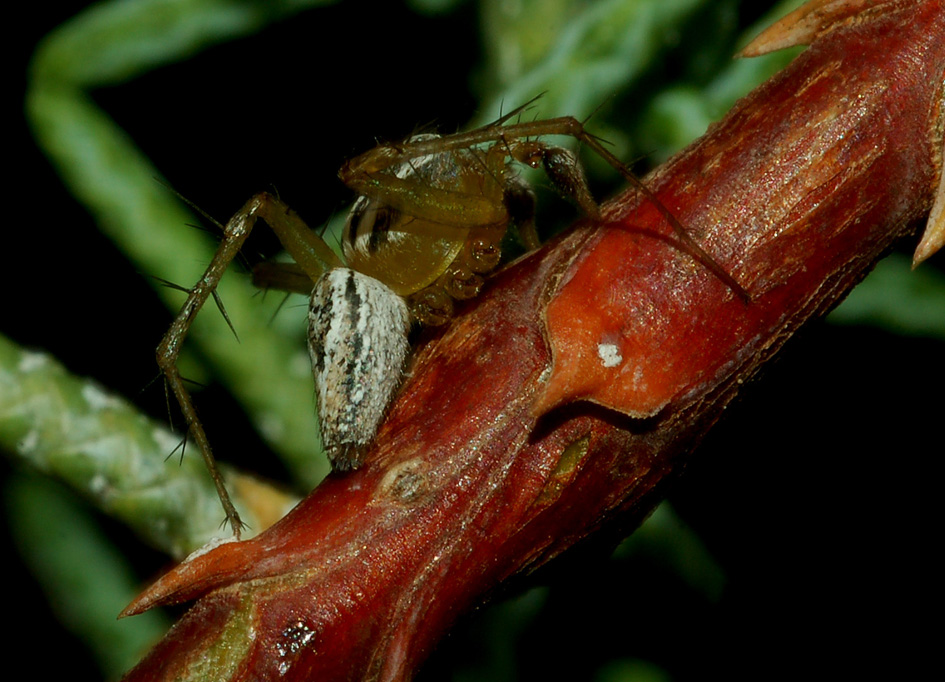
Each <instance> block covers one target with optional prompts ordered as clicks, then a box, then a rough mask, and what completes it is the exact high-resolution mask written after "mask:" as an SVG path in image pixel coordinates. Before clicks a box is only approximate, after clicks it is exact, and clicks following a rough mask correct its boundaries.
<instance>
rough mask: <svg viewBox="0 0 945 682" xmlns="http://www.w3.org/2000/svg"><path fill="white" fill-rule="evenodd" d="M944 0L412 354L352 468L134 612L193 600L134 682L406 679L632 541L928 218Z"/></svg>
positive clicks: (803, 83) (858, 47)
mask: <svg viewBox="0 0 945 682" xmlns="http://www.w3.org/2000/svg"><path fill="white" fill-rule="evenodd" d="M943 36H945V9H943V2H942V0H925V1H914V2H903V1H894V2H889V3H885V4H883V3H880V4H879V5H878V6H877V7H874V8H873V9H871V10H869V11H865V12H864V13H863V14H862V16H856V17H853V18H851V19H849V20H847V21H844V22H841V24H840V25H839V26H838V27H836V28H835V29H834V30H832V31H831V32H828V33H826V35H822V36H821V37H819V38H818V39H817V40H816V41H815V42H814V43H813V45H812V46H811V47H810V48H809V49H808V50H807V51H806V52H805V53H803V54H802V55H801V56H800V57H799V58H798V59H797V60H795V62H794V63H793V64H792V65H791V66H790V67H789V68H788V69H786V70H785V71H784V72H783V73H781V74H780V75H778V76H777V77H775V78H774V79H772V80H771V81H770V82H768V83H767V84H765V85H764V86H762V87H761V88H759V89H758V90H756V91H755V92H754V93H752V94H751V95H750V96H749V97H746V98H745V99H744V100H742V101H740V102H739V103H738V104H737V105H736V106H735V108H734V109H733V110H732V112H730V113H729V114H728V116H726V118H725V119H724V120H723V121H722V122H720V123H719V124H718V125H716V126H714V127H713V129H712V130H711V131H710V132H709V134H707V135H706V136H705V137H703V138H702V139H700V140H699V141H697V142H696V143H694V144H693V145H692V146H691V147H689V148H688V149H686V150H685V151H684V152H682V153H681V154H680V155H679V156H677V157H676V158H675V159H673V160H672V161H671V162H670V163H669V164H667V165H666V166H664V167H662V168H661V169H659V170H658V171H657V172H656V173H655V174H654V175H652V176H651V177H650V178H648V180H647V182H648V185H649V186H650V187H651V188H652V190H653V191H654V193H655V194H656V196H658V198H659V200H660V201H661V202H663V203H664V204H665V205H666V206H667V207H668V208H669V209H670V210H671V211H672V212H673V213H674V214H675V215H676V216H677V217H678V218H679V220H680V221H681V222H682V224H684V225H685V226H687V228H688V229H689V230H690V232H691V234H693V236H694V237H695V238H696V239H697V241H699V242H700V243H701V244H702V246H703V247H704V248H705V250H706V251H707V252H709V253H710V254H712V255H713V257H714V258H716V259H717V260H718V261H719V262H720V263H721V265H722V266H723V267H724V268H725V269H726V270H727V271H728V272H729V273H731V274H732V275H733V276H734V277H735V278H736V279H737V280H738V281H739V282H740V283H741V284H742V286H744V287H745V288H746V289H747V290H748V291H749V293H750V294H751V297H752V300H751V302H750V303H749V304H747V305H746V304H745V303H744V302H743V301H742V300H740V299H739V298H737V297H736V296H735V295H734V294H733V292H732V291H731V290H730V289H729V288H728V287H726V285H725V284H724V283H722V282H721V281H720V280H719V279H718V278H716V277H714V276H713V275H712V273H710V272H708V271H707V270H706V269H705V268H704V267H703V266H701V265H700V264H699V263H698V262H696V261H694V260H693V259H692V258H691V257H690V256H688V255H687V254H686V252H685V251H683V250H680V249H678V248H677V247H676V246H675V242H674V236H673V232H672V230H671V229H670V227H669V226H668V225H667V224H666V223H665V221H664V220H663V219H662V217H661V216H660V214H659V212H658V211H657V210H656V209H655V208H654V207H653V205H652V204H651V203H648V202H646V201H642V200H641V199H640V198H639V197H638V196H637V195H636V194H635V193H634V192H632V191H630V192H628V193H627V194H625V195H623V196H621V197H619V198H618V199H617V200H615V201H614V202H612V203H611V204H609V205H608V206H607V207H606V210H605V212H604V216H605V221H606V222H602V223H598V224H589V223H584V224H582V225H579V226H578V227H576V228H575V229H574V230H572V231H571V232H570V233H568V234H567V235H566V236H564V237H563V238H561V239H559V240H557V241H556V242H554V243H552V244H549V245H548V246H546V247H545V248H543V249H541V250H540V251H538V252H535V253H533V254H531V255H530V256H529V257H527V258H525V259H523V260H522V261H520V262H518V263H516V264H515V265H514V266H512V267H510V268H508V269H506V270H505V271H503V272H502V273H500V274H499V275H498V276H496V277H495V278H494V279H493V280H492V281H491V283H490V286H489V287H488V291H487V292H486V293H485V294H484V295H483V296H482V297H481V298H480V299H479V300H477V301H476V302H474V303H473V304H472V305H470V307H469V308H468V309H467V310H466V311H465V312H464V313H463V314H461V315H460V316H459V317H458V318H457V319H456V320H455V322H454V323H453V324H452V325H451V326H450V327H449V328H448V329H447V330H446V331H445V332H443V333H442V334H441V335H439V336H435V335H431V336H430V337H429V339H428V340H426V341H425V343H423V345H422V347H421V348H420V349H419V350H418V352H417V354H416V357H415V361H414V364H413V367H412V370H411V375H410V377H409V378H408V380H407V381H406V383H405V385H404V387H403V390H402V392H401V394H400V396H399V398H398V400H397V402H396V404H395V405H394V406H393V408H392V410H391V413H390V415H389V417H388V419H387V421H386V422H385V424H384V425H383V427H382V429H381V431H380V433H379V434H378V437H377V441H376V443H375V445H374V446H373V448H372V449H371V451H370V452H369V453H368V454H367V457H366V461H365V465H364V466H363V468H362V469H360V470H358V471H356V472H353V473H347V474H344V475H333V476H330V477H329V478H328V479H327V480H326V481H325V482H324V483H323V484H322V485H320V486H319V487H318V488H317V489H316V490H315V491H313V492H312V494H311V495H310V496H309V497H308V498H307V499H306V500H305V501H303V502H302V503H301V504H300V505H299V506H298V507H297V508H296V509H295V510H294V511H293V512H292V513H291V514H290V515H289V516H287V517H286V518H284V519H283V520H282V521H280V522H279V523H278V524H276V525H275V526H273V527H272V528H271V529H270V530H268V531H267V532H265V533H263V534H262V535H260V536H259V537H257V538H254V539H252V540H248V541H245V542H242V543H232V544H227V545H223V546H221V547H219V548H217V549H216V550H213V551H211V552H209V553H207V554H204V555H203V556H201V557H199V558H196V559H193V560H191V561H189V562H186V563H184V564H182V565H181V566H180V567H178V568H177V569H175V571H174V572H172V573H171V574H170V575H169V576H166V577H165V578H163V579H162V580H161V581H159V583H158V584H157V585H155V586H154V587H153V588H152V589H151V590H149V591H148V592H146V593H145V594H144V595H142V597H140V598H139V599H138V600H136V602H135V603H134V604H132V606H130V607H129V609H128V611H127V613H128V614H130V613H135V612H138V611H140V610H143V609H145V608H148V607H149V606H152V605H154V604H157V603H166V602H175V601H183V600H186V599H192V598H196V597H200V599H199V601H198V602H197V604H196V605H195V606H194V607H193V608H192V609H191V610H190V611H189V612H188V613H187V614H186V615H185V616H184V617H183V619H182V620H181V621H180V622H179V623H178V625H177V626H175V628H174V629H173V630H172V631H171V632H170V633H169V634H168V636H167V637H166V638H165V639H164V640H163V641H162V642H161V643H160V644H159V645H158V646H157V647H156V648H155V649H154V650H153V651H152V652H151V654H149V656H148V657H147V658H146V659H145V660H144V661H143V662H142V663H141V664H140V665H139V666H138V667H136V668H135V669H134V670H133V671H132V672H131V673H129V674H128V676H127V677H126V680H139V679H141V680H158V679H172V678H174V677H175V676H181V677H183V678H184V679H197V678H200V679H205V677H200V676H201V675H204V676H206V675H208V674H210V673H208V671H209V670H212V671H213V673H212V679H221V680H223V679H226V680H268V679H285V680H308V679H313V680H314V679H330V680H335V679H358V680H360V679H378V680H404V679H408V678H409V677H410V676H411V675H412V673H413V671H414V670H415V669H416V668H417V666H418V665H419V664H420V663H421V662H422V661H423V659H424V658H425V657H426V656H427V654H428V653H429V651H430V649H431V648H432V647H433V646H434V645H435V643H436V642H437V640H438V639H439V638H440V637H441V636H442V635H443V634H444V632H445V631H446V630H447V629H448V628H449V626H450V625H451V624H452V622H453V621H454V620H455V618H456V617H457V616H458V615H459V614H460V613H462V612H463V611H465V610H467V609H468V608H470V607H471V606H474V605H475V604H477V603H478V602H480V601H481V600H482V599H483V598H484V595H486V594H487V593H489V592H490V591H492V590H493V589H494V588H495V587H496V586H497V585H499V584H500V583H501V582H502V581H504V580H506V579H508V578H509V577H511V576H513V575H516V574H520V573H523V572H527V571H530V570H532V569H534V568H536V567H537V566H539V565H541V564H543V563H545V562H546V561H548V560H549V559H551V558H553V557H555V556H557V555H558V554H560V553H561V552H563V551H564V550H566V549H568V548H569V547H571V546H573V545H574V544H575V543H577V542H578V541H580V540H582V539H584V538H587V537H588V536H590V535H593V534H594V533H595V532H596V531H599V530H601V529H602V528H604V527H608V529H613V528H629V527H632V526H633V525H634V524H636V523H638V522H639V520H640V519H641V518H643V517H644V516H645V514H646V513H647V512H649V510H650V509H651V508H652V507H653V505H654V504H655V503H656V502H657V501H658V500H659V499H660V497H661V494H662V492H663V489H664V487H665V484H666V483H667V482H668V481H670V480H671V479H672V478H673V474H674V473H676V472H677V471H678V470H679V465H680V463H681V462H683V461H684V458H685V455H686V454H687V453H688V452H689V451H690V450H691V449H692V448H693V446H694V444H695V443H696V442H697V441H698V440H699V439H700V438H701V437H702V436H703V435H704V434H705V432H706V431H707V429H708V428H709V427H710V426H711V425H712V424H713V423H714V422H715V421H716V420H717V419H718V417H719V415H720V413H721V412H722V410H723V409H724V407H725V406H726V405H727V404H728V403H729V402H730V401H731V399H732V398H733V397H734V395H735V393H736V391H737V389H738V386H739V385H740V383H741V382H743V381H744V380H746V379H748V378H749V377H750V376H751V375H752V374H754V372H755V371H756V370H757V369H758V367H759V366H760V365H761V364H762V363H763V362H764V361H766V360H768V359H769V358H770V357H771V356H772V355H773V354H774V353H775V351H777V349H778V348H780V346H781V345H782V344H783V343H784V341H785V340H786V339H787V338H788V337H789V336H790V335H791V334H792V333H793V332H794V331H795V330H796V329H797V328H798V327H799V326H800V325H801V324H802V323H803V322H805V321H806V320H808V319H810V318H811V317H814V316H817V315H820V314H822V313H824V312H825V311H826V310H827V309H829V308H830V307H831V306H832V305H834V304H835V303H836V302H837V301H838V300H839V299H840V298H841V297H842V296H843V295H844V294H845V293H846V292H847V291H849V289H850V288H851V287H852V286H853V285H854V284H855V283H856V282H857V281H859V279H860V278H862V277H863V275H864V273H865V272H866V271H867V270H868V269H869V267H870V266H871V265H872V264H873V263H874V262H875V261H876V259H877V258H879V256H880V255H881V254H882V252H883V251H884V250H885V249H887V248H888V247H889V245H890V244H891V243H892V242H893V241H894V240H895V239H897V238H898V237H900V236H902V235H903V234H906V233H907V232H908V231H909V230H910V229H911V228H912V227H914V226H915V224H916V222H917V221H918V220H919V219H921V218H922V217H923V216H924V215H926V214H927V213H928V211H929V207H930V206H931V203H932V200H933V196H934V192H935V190H936V188H937V187H938V175H939V173H940V172H941V164H942V135H943V101H942V100H943V92H945V40H943Z"/></svg>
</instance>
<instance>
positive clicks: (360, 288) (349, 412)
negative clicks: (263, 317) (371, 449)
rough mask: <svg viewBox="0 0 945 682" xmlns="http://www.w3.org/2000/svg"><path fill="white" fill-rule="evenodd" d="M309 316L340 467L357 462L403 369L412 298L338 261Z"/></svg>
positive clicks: (326, 429) (330, 450) (326, 419)
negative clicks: (407, 297)
mask: <svg viewBox="0 0 945 682" xmlns="http://www.w3.org/2000/svg"><path fill="white" fill-rule="evenodd" d="M308 317H309V327H308V346H309V353H310V355H311V358H312V372H313V374H314V377H315V386H316V399H317V402H318V415H319V420H320V422H321V432H322V442H323V444H324V446H325V450H326V452H327V454H328V458H329V460H331V464H332V468H333V469H334V470H342V471H344V470H348V469H354V468H356V467H358V466H359V465H360V463H361V456H362V451H363V449H364V447H365V446H366V445H367V444H368V443H370V442H371V440H372V439H373V438H374V434H375V432H376V431H377V427H378V425H379V424H380V422H381V420H382V419H383V417H384V413H385V412H386V410H387V406H388V405H389V404H390V401H391V398H392V397H393V394H394V392H395V391H396V390H397V387H398V386H399V385H400V381H401V378H402V376H403V368H404V365H405V363H406V360H407V354H408V352H409V350H410V344H409V342H408V339H407V335H408V332H409V331H410V315H409V313H408V310H407V304H406V303H405V302H404V299H403V298H401V297H400V296H398V295H397V294H395V293H394V292H393V291H391V290H390V288H389V287H387V286H385V285H384V284H382V283H381V282H379V281H377V280H376V279H374V278H373V277H369V276H367V275H365V274H363V273H359V272H357V271H355V270H352V269H350V268H335V269H333V270H329V271H328V272H326V273H325V274H324V275H322V277H321V278H319V280H318V282H317V283H316V284H315V288H314V290H313V291H312V297H311V302H310V306H309V315H308Z"/></svg>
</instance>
